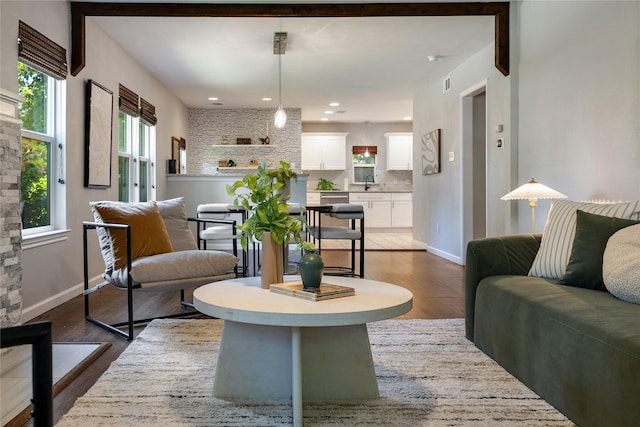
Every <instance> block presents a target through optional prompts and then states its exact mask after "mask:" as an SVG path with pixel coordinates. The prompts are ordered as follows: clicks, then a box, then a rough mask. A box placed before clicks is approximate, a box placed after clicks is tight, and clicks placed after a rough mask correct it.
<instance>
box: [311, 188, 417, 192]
mask: <svg viewBox="0 0 640 427" xmlns="http://www.w3.org/2000/svg"><path fill="white" fill-rule="evenodd" d="M334 191H335V192H341V193H342V192H347V193H413V190H367V191H365V190H364V189H362V190H307V193H331V192H334Z"/></svg>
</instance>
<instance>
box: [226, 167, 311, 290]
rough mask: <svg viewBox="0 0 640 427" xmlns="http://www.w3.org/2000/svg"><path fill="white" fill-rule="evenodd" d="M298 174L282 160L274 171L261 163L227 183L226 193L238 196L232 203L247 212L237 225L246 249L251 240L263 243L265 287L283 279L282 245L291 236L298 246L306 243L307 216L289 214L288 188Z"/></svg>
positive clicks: (263, 280) (263, 284)
mask: <svg viewBox="0 0 640 427" xmlns="http://www.w3.org/2000/svg"><path fill="white" fill-rule="evenodd" d="M296 177H297V175H296V173H295V172H293V171H292V170H291V166H290V165H289V163H287V162H285V161H280V166H279V167H278V168H276V169H273V170H269V169H268V168H267V164H266V163H264V162H262V163H260V164H259V165H258V169H257V171H256V173H255V174H254V173H251V174H247V175H245V176H244V177H243V178H242V179H241V180H238V181H236V182H235V183H233V184H232V185H227V193H228V194H229V195H231V196H235V199H234V201H233V205H234V206H235V207H236V208H238V207H240V206H242V207H243V208H244V209H245V210H246V211H247V213H248V217H247V219H246V220H245V221H244V222H243V223H242V224H241V225H239V226H238V230H240V231H241V234H240V236H239V238H240V239H241V245H242V248H243V249H245V250H247V248H248V246H249V242H250V241H254V240H257V241H259V242H262V250H263V260H262V274H261V276H262V287H263V288H268V287H269V285H271V284H272V283H280V282H282V280H283V274H284V272H283V261H282V245H283V244H288V243H289V240H290V239H291V238H292V237H293V239H294V240H295V241H296V243H298V244H299V245H301V244H302V242H303V239H302V235H301V233H302V230H303V224H304V218H301V217H299V216H294V215H291V214H290V212H289V210H290V208H291V206H290V205H289V204H288V203H287V201H288V199H289V197H290V196H289V194H288V192H287V191H285V188H286V187H288V185H289V182H290V180H291V179H295V178H296ZM247 190H248V191H247Z"/></svg>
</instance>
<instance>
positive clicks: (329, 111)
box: [324, 110, 333, 114]
mask: <svg viewBox="0 0 640 427" xmlns="http://www.w3.org/2000/svg"><path fill="white" fill-rule="evenodd" d="M324 113H325V114H333V111H331V110H327V111H325V112H324Z"/></svg>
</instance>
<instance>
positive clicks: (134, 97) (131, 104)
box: [118, 84, 140, 117]
mask: <svg viewBox="0 0 640 427" xmlns="http://www.w3.org/2000/svg"><path fill="white" fill-rule="evenodd" d="M118 95H119V96H118V105H119V108H120V111H124V112H125V113H127V114H128V115H130V116H133V117H139V116H140V107H139V105H138V104H139V98H140V97H139V96H138V94H137V93H135V92H134V91H132V90H131V89H129V88H127V87H126V86H124V85H122V84H120V88H119V90H118Z"/></svg>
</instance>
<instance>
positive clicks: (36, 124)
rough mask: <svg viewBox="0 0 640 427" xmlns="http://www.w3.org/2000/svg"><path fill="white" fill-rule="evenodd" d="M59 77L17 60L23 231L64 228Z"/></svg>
mask: <svg viewBox="0 0 640 427" xmlns="http://www.w3.org/2000/svg"><path fill="white" fill-rule="evenodd" d="M63 87H64V81H63V80H55V79H54V78H52V77H50V76H48V75H47V74H45V73H43V72H40V71H37V70H35V69H34V68H31V67H29V66H28V65H26V64H23V63H22V62H19V63H18V90H19V92H20V95H22V96H23V97H24V98H25V100H24V101H23V102H22V103H21V104H20V106H19V109H18V111H19V116H20V119H21V120H22V135H21V137H22V173H21V175H20V181H21V183H20V184H21V210H22V228H23V234H25V235H29V234H36V233H41V232H46V231H51V230H53V229H56V228H64V226H65V224H64V221H65V219H64V217H63V215H62V212H63V211H64V210H63V209H59V210H58V209H56V207H61V206H64V203H65V200H64V197H65V194H64V187H63V184H64V177H63V173H62V171H63V166H64V164H63V163H64V150H63V145H62V143H61V142H59V141H62V140H63V138H62V123H64V118H63V116H64V100H63V93H64V91H63Z"/></svg>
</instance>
